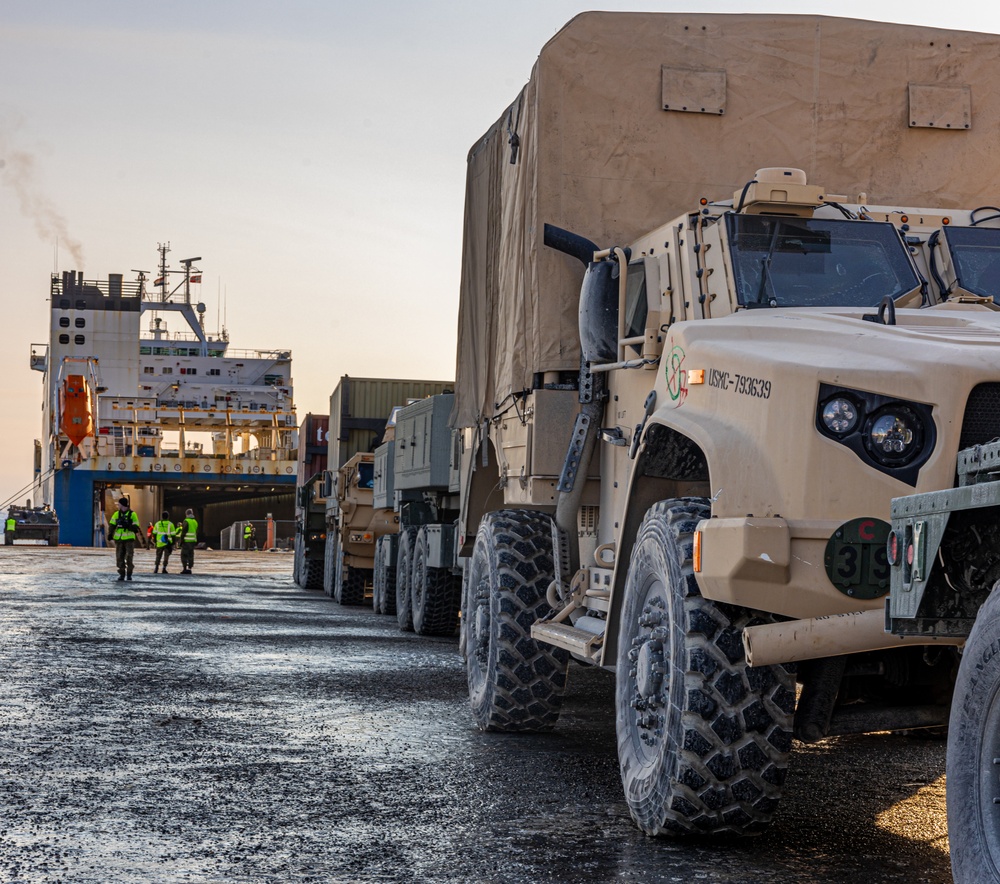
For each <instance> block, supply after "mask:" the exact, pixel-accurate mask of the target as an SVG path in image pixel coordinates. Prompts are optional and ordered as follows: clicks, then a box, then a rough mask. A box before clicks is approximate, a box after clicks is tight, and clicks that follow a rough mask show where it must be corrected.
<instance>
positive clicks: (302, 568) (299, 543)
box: [292, 473, 327, 589]
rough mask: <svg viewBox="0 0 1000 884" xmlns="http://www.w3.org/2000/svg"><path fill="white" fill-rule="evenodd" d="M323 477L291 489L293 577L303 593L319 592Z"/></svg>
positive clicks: (323, 536) (322, 552)
mask: <svg viewBox="0 0 1000 884" xmlns="http://www.w3.org/2000/svg"><path fill="white" fill-rule="evenodd" d="M323 479H324V473H316V474H315V475H313V476H310V477H309V478H308V479H307V480H306V481H305V482H304V483H301V484H299V485H298V486H297V487H296V489H295V496H296V500H295V557H294V562H293V565H292V567H293V575H294V579H295V582H296V583H297V584H298V585H299V586H301V587H302V588H303V589H322V588H323V568H324V556H325V555H326V506H327V501H326V497H325V496H324V495H325V494H326V489H325V485H324V481H323Z"/></svg>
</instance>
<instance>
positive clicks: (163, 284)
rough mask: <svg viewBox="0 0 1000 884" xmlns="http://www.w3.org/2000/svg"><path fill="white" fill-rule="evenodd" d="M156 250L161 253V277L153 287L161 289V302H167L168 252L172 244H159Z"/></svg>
mask: <svg viewBox="0 0 1000 884" xmlns="http://www.w3.org/2000/svg"><path fill="white" fill-rule="evenodd" d="M156 250H157V251H158V252H159V253H160V276H159V278H158V279H156V280H155V281H154V282H153V285H158V286H159V287H160V300H161V301H166V300H167V298H168V297H169V296H168V295H167V252H169V251H170V243H169V242H166V243H162V242H158V243H157V244H156Z"/></svg>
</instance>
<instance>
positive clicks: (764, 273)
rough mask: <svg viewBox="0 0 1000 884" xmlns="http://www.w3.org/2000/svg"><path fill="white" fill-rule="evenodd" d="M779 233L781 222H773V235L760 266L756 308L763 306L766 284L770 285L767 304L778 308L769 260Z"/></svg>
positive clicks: (776, 243) (772, 254) (772, 255)
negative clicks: (769, 295) (769, 297)
mask: <svg viewBox="0 0 1000 884" xmlns="http://www.w3.org/2000/svg"><path fill="white" fill-rule="evenodd" d="M780 232H781V222H780V221H775V222H774V233H772V234H771V243H770V245H768V247H767V254H766V255H765V256H764V260H763V261H762V262H761V265H760V288H759V289H758V291H757V302H756V303H757V306H761V305H763V304H764V299H765V296H766V295H767V288H768V283H770V284H771V300H770V302H769V304H770V306H771V307H777V306H778V298H777V297H776V294H777V293H776V292H775V290H774V280H773V279H771V259H772V258H773V257H774V250H775V248H776V247H777V245H778V234H779V233H780Z"/></svg>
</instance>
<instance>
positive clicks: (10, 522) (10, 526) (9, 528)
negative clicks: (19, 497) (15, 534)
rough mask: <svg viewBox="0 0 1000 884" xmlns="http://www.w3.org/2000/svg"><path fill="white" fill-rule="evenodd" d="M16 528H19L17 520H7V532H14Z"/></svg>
mask: <svg viewBox="0 0 1000 884" xmlns="http://www.w3.org/2000/svg"><path fill="white" fill-rule="evenodd" d="M15 528H17V519H8V520H7V527H6V528H5V529H4V530H5V531H13V530H14V529H15Z"/></svg>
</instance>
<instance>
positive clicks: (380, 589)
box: [372, 535, 396, 614]
mask: <svg viewBox="0 0 1000 884" xmlns="http://www.w3.org/2000/svg"><path fill="white" fill-rule="evenodd" d="M391 549H392V537H390V536H388V535H383V536H382V537H380V538H379V539H378V540H376V541H375V569H374V573H373V575H372V607H373V608H374V609H375V613H376V614H395V613H396V563H395V562H394V561H393V562H390V561H389V551H390V550H391Z"/></svg>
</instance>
